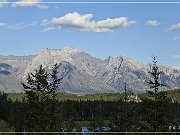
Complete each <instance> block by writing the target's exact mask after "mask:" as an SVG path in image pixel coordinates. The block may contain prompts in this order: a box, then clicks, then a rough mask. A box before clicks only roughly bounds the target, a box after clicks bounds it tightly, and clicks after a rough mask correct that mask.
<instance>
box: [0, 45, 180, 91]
mask: <svg viewBox="0 0 180 135" xmlns="http://www.w3.org/2000/svg"><path fill="white" fill-rule="evenodd" d="M55 63H58V64H60V65H61V66H60V67H59V77H62V78H63V82H62V84H61V86H60V87H59V90H60V91H65V92H69V93H109V92H122V91H123V88H124V83H127V87H128V89H132V90H134V91H138V92H144V91H145V90H147V89H149V86H148V85H147V84H146V81H147V80H149V79H150V78H151V76H150V75H149V73H148V72H149V71H150V67H151V66H150V65H149V64H148V65H146V64H142V63H139V62H136V61H134V60H132V59H130V58H128V57H124V56H119V57H112V56H110V57H109V58H108V59H106V60H101V59H98V58H95V57H93V56H91V55H89V54H87V53H85V52H81V51H78V50H77V49H74V48H69V47H65V48H63V49H48V48H47V49H45V50H42V51H40V52H39V53H37V54H36V55H33V56H0V74H3V75H4V76H7V77H9V76H14V77H11V82H14V83H15V84H14V89H16V90H15V91H19V89H20V86H19V85H20V81H22V80H21V79H19V78H23V80H25V79H26V77H27V74H28V73H30V72H34V70H35V69H37V68H38V67H39V65H40V64H42V65H43V67H45V68H46V69H47V70H49V69H51V67H52V66H53V65H54V64H55ZM159 67H160V70H161V71H163V72H162V74H161V76H160V78H161V82H162V83H163V84H165V85H166V87H164V89H167V90H168V89H175V88H180V71H179V70H176V69H173V68H170V67H165V66H161V65H159ZM16 77H17V79H15V78H16ZM13 78H14V81H13ZM0 79H1V78H0ZM18 82H19V83H18ZM2 83H3V84H5V83H4V82H1V81H0V88H1V85H2V89H3V91H12V90H11V89H10V88H8V89H6V88H7V87H5V88H4V87H3V84H2ZM8 83H9V85H12V83H10V82H9V81H6V85H7V86H8ZM18 84H19V85H18ZM2 89H1V90H2ZM9 89H10V90H9Z"/></svg>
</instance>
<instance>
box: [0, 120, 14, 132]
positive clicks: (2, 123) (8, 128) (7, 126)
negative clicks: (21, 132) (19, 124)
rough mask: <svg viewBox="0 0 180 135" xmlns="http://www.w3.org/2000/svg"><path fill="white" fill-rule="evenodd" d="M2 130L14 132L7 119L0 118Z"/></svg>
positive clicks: (0, 129)
mask: <svg viewBox="0 0 180 135" xmlns="http://www.w3.org/2000/svg"><path fill="white" fill-rule="evenodd" d="M0 132H14V128H13V127H11V126H10V125H9V124H8V123H7V122H6V121H4V120H1V119H0Z"/></svg>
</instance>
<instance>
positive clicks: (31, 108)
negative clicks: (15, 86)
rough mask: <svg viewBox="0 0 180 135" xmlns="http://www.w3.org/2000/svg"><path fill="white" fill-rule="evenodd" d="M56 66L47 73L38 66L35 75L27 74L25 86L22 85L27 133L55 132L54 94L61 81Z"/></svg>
mask: <svg viewBox="0 0 180 135" xmlns="http://www.w3.org/2000/svg"><path fill="white" fill-rule="evenodd" d="M57 69H58V65H57V64H55V65H54V67H53V68H52V71H51V73H47V72H46V71H45V69H44V68H43V67H42V65H40V67H39V69H38V70H35V73H34V74H33V73H31V74H28V77H27V84H25V83H22V85H23V87H24V91H25V94H26V104H27V106H26V109H27V111H26V119H27V122H26V124H27V126H26V127H27V129H26V130H27V131H57V130H59V125H60V123H58V122H59V119H58V118H59V117H58V110H57V104H56V103H57V100H56V92H57V89H58V85H59V84H60V83H61V80H62V79H59V78H58V76H57V74H58V71H57Z"/></svg>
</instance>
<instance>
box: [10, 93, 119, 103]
mask: <svg viewBox="0 0 180 135" xmlns="http://www.w3.org/2000/svg"><path fill="white" fill-rule="evenodd" d="M121 96H122V94H117V93H116V94H115V93H112V94H109V93H108V94H87V95H83V94H81V95H77V94H69V93H58V94H57V99H58V100H59V101H64V100H76V101H77V100H83V101H85V100H91V101H94V100H105V101H117V100H118V99H120V97H121ZM8 97H9V98H10V99H12V100H13V101H15V100H22V98H23V97H25V94H24V93H8Z"/></svg>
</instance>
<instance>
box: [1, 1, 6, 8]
mask: <svg viewBox="0 0 180 135" xmlns="http://www.w3.org/2000/svg"><path fill="white" fill-rule="evenodd" d="M6 2H7V0H0V8H2V7H4V5H6V4H7V3H6Z"/></svg>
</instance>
